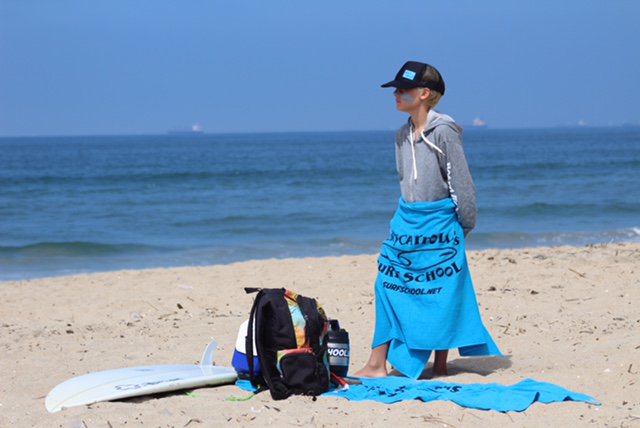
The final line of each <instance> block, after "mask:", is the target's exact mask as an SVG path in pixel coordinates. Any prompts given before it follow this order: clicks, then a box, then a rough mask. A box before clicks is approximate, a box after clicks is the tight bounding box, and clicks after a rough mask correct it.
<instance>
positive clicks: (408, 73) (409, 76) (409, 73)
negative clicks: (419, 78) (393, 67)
mask: <svg viewBox="0 0 640 428" xmlns="http://www.w3.org/2000/svg"><path fill="white" fill-rule="evenodd" d="M402 77H403V78H404V79H409V80H413V79H414V78H415V77H416V72H415V71H411V70H405V71H404V73H402Z"/></svg>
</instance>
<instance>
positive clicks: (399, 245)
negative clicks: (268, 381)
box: [354, 61, 500, 378]
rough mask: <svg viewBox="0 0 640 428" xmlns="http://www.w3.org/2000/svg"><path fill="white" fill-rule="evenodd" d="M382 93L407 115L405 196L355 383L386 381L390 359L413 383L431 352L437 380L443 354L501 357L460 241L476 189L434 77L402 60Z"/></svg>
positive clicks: (470, 221)
mask: <svg viewBox="0 0 640 428" xmlns="http://www.w3.org/2000/svg"><path fill="white" fill-rule="evenodd" d="M382 87H383V88H387V87H394V88H395V91H394V95H395V100H396V108H397V109H398V110H399V111H402V112H406V113H408V114H409V120H408V122H407V123H406V124H405V125H403V126H402V127H401V128H400V130H399V131H398V133H397V134H396V167H397V170H398V174H399V177H400V190H401V195H402V196H401V198H400V201H399V204H398V209H397V211H396V213H395V215H394V217H393V219H392V221H391V233H390V237H389V239H387V240H386V241H385V242H384V243H383V246H382V250H381V253H380V258H379V260H378V271H379V273H378V278H377V279H376V285H375V292H376V327H375V333H374V338H373V346H372V351H371V355H370V357H369V360H368V361H367V363H366V365H365V367H363V368H362V369H361V370H359V371H358V372H356V373H355V374H354V376H356V377H382V376H387V375H388V372H387V368H386V361H387V360H389V362H390V363H391V364H392V365H393V366H394V368H395V369H396V370H398V371H400V372H401V373H403V374H405V375H407V376H409V377H413V378H417V377H418V376H419V375H420V374H421V373H422V370H423V369H424V366H425V365H426V363H427V361H428V360H429V357H430V354H431V351H436V352H435V362H434V367H433V371H434V373H433V374H434V376H443V375H446V374H447V356H448V350H449V349H453V348H459V351H460V355H463V356H480V355H500V351H499V350H498V348H497V347H496V345H495V343H494V342H493V340H492V339H491V336H490V335H489V333H488V332H487V331H486V329H485V328H484V325H483V324H482V320H481V319H480V313H479V311H478V306H477V302H476V299H475V293H474V291H473V284H472V282H471V276H470V275H469V270H468V266H467V261H466V255H465V246H464V240H465V236H466V235H467V234H468V233H469V232H470V231H471V230H472V229H473V228H474V227H475V224H476V212H477V211H476V203H475V187H474V184H473V180H472V178H471V174H470V173H469V168H468V166H467V161H466V158H465V155H464V151H463V148H462V129H461V128H460V127H459V126H458V125H457V124H456V123H455V122H454V121H453V119H452V118H451V117H449V116H447V115H444V114H441V113H438V112H436V111H435V110H434V107H435V106H436V105H437V104H438V102H439V101H440V98H441V97H442V96H443V95H444V92H445V85H444V80H443V79H442V76H441V74H440V73H439V72H438V70H436V69H435V68H434V67H433V66H431V65H429V64H425V63H421V62H416V61H409V62H407V63H405V64H404V65H403V66H402V68H401V69H400V71H398V73H397V74H396V77H395V79H394V80H392V81H390V82H388V83H385V84H384V85H382Z"/></svg>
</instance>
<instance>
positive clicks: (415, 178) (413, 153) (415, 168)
mask: <svg viewBox="0 0 640 428" xmlns="http://www.w3.org/2000/svg"><path fill="white" fill-rule="evenodd" d="M420 138H421V139H422V141H424V142H425V143H426V144H427V145H428V146H429V147H431V148H432V149H434V150H435V151H437V152H438V153H440V154H441V155H444V152H443V151H442V150H440V148H439V147H438V146H436V145H435V144H433V143H432V142H431V141H429V140H428V139H427V137H425V136H424V131H422V132H421V133H420ZM409 141H410V142H411V157H412V158H413V181H418V165H417V163H416V146H415V141H414V139H413V125H412V124H410V125H409Z"/></svg>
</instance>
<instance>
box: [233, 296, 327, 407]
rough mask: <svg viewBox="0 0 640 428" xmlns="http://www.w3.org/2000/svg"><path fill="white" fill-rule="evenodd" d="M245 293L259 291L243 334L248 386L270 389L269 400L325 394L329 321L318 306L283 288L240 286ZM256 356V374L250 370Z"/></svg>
mask: <svg viewBox="0 0 640 428" xmlns="http://www.w3.org/2000/svg"><path fill="white" fill-rule="evenodd" d="M245 291H246V292H247V293H252V292H256V291H258V295H257V296H256V298H255V300H254V302H253V306H252V308H251V313H250V315H249V325H248V327H247V336H246V338H247V340H246V352H247V362H248V365H249V379H250V380H251V383H252V384H253V386H255V387H257V388H259V389H266V388H269V390H270V391H271V396H272V397H273V399H274V400H283V399H285V398H287V397H289V396H290V395H293V394H302V395H313V396H317V395H320V394H322V393H324V392H327V391H328V390H329V363H328V356H327V343H326V342H327V337H326V336H327V330H328V321H327V317H326V315H325V313H324V311H323V310H322V307H320V306H319V305H318V303H317V302H316V300H315V299H311V298H309V297H304V296H300V295H298V294H296V293H294V292H292V291H290V290H285V289H284V288H272V289H254V288H245ZM254 328H255V330H254ZM254 331H255V344H256V348H257V349H255V350H254V349H253V340H254V338H253V335H254ZM256 354H257V356H258V360H259V362H260V367H261V371H262V373H261V374H259V375H256V374H255V373H254V367H253V357H254V355H256Z"/></svg>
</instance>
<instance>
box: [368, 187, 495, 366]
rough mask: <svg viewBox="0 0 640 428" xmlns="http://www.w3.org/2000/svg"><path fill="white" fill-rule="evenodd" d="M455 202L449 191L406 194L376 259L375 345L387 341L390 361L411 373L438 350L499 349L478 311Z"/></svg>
mask: <svg viewBox="0 0 640 428" xmlns="http://www.w3.org/2000/svg"><path fill="white" fill-rule="evenodd" d="M455 208H456V206H455V203H454V202H453V200H452V199H450V198H447V199H442V200H440V201H436V202H417V203H407V202H405V201H404V200H403V199H402V198H401V199H400V202H399V204H398V209H397V211H396V213H395V215H394V217H393V219H392V220H391V233H390V237H389V239H387V240H386V241H385V242H384V243H383V245H382V250H381V253H380V258H379V259H378V271H379V273H378V277H377V279H376V284H375V293H376V326H375V334H374V338H373V347H374V348H375V347H377V346H380V345H383V344H385V343H387V342H389V354H388V360H389V362H390V363H391V364H392V365H393V367H394V368H395V369H396V370H398V371H399V372H401V373H402V374H404V375H406V376H408V377H410V378H414V379H415V378H418V377H419V376H420V374H421V373H422V371H423V369H424V367H425V365H426V363H427V361H428V360H429V356H430V354H431V351H434V350H446V349H454V348H458V350H459V352H460V355H462V356H489V355H497V356H500V355H501V353H500V351H499V350H498V347H497V346H496V344H495V343H494V341H493V339H492V338H491V336H490V335H489V333H488V332H487V330H486V328H485V327H484V325H483V324H482V319H481V318H480V313H479V311H478V304H477V301H476V297H475V292H474V290H473V283H472V281H471V275H470V274H469V268H468V266H467V258H466V255H465V250H464V249H465V246H464V239H465V238H464V233H463V230H462V227H461V226H460V223H459V222H458V220H457V217H456V212H455Z"/></svg>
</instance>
